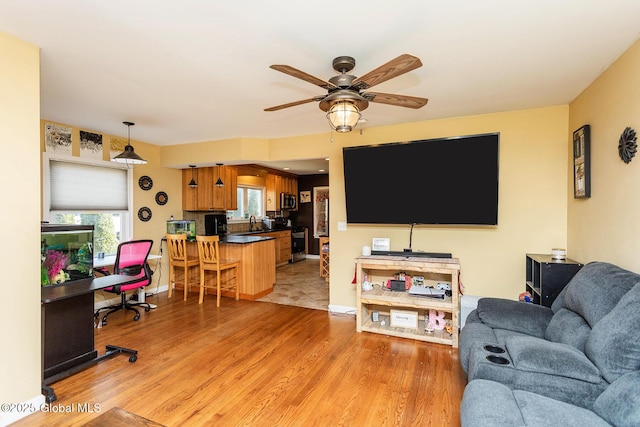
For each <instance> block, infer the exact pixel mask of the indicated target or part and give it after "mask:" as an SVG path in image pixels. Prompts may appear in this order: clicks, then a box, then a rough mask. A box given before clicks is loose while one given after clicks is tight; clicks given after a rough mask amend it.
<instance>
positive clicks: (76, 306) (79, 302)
mask: <svg viewBox="0 0 640 427" xmlns="http://www.w3.org/2000/svg"><path fill="white" fill-rule="evenodd" d="M133 281H134V279H132V278H131V277H128V276H121V275H110V276H104V277H99V278H95V279H84V280H77V281H74V282H71V283H68V284H64V283H63V284H60V285H55V286H45V287H43V288H42V291H41V312H42V391H43V394H44V395H45V398H46V400H47V402H48V403H50V402H53V401H54V400H56V396H55V393H54V392H53V389H52V388H51V387H49V384H52V383H54V382H56V381H58V380H61V379H62V378H66V377H68V376H70V375H72V374H74V373H76V372H79V371H81V370H83V369H86V368H88V367H90V366H93V365H95V364H96V363H98V362H100V361H102V360H104V359H106V358H109V357H112V356H115V355H117V354H120V353H125V354H128V355H129V361H130V362H132V363H133V362H135V361H136V359H137V354H138V352H137V351H136V350H131V349H127V348H124V347H118V346H112V345H108V346H107V348H106V352H105V353H104V354H103V355H101V356H98V352H97V351H96V349H95V348H94V336H93V333H94V316H93V292H94V291H97V290H100V289H104V288H108V287H111V286H118V285H126V284H128V283H131V282H133Z"/></svg>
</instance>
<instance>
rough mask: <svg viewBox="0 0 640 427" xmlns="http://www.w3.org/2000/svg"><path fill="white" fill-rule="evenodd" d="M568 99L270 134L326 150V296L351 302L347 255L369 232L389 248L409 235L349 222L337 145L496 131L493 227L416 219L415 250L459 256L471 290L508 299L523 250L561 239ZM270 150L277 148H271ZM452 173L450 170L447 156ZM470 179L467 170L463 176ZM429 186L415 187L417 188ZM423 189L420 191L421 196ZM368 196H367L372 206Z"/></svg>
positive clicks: (545, 247) (278, 149) (291, 148)
mask: <svg viewBox="0 0 640 427" xmlns="http://www.w3.org/2000/svg"><path fill="white" fill-rule="evenodd" d="M567 123H568V107H567V106H557V107H548V108H540V109H532V110H523V111H513V112H507V113H497V114H487V115H480V116H472V117H460V118H452V119H446V120H434V121H426V122H419V123H411V124H404V125H398V126H388V127H380V128H371V129H365V130H364V131H363V133H362V135H360V133H359V132H353V133H349V134H340V135H337V134H334V135H333V142H331V141H330V139H329V136H328V134H327V135H324V136H318V135H315V136H310V137H297V138H288V139H282V140H274V141H271V147H270V149H271V153H278V155H279V153H287V152H296V150H297V151H298V153H297V154H296V155H294V156H293V157H294V158H295V157H307V156H305V155H304V153H300V152H299V151H301V150H303V149H304V148H307V150H309V151H313V152H314V153H317V154H321V155H324V152H323V151H322V150H323V149H327V150H328V154H329V156H330V158H331V160H330V165H329V185H330V191H331V196H330V206H329V209H330V218H331V225H330V227H331V228H330V236H331V278H330V289H331V295H330V298H331V304H332V305H335V306H342V307H354V306H355V288H354V285H352V284H351V281H352V279H353V276H354V258H355V257H357V256H358V255H359V254H360V253H361V249H362V246H363V245H370V244H371V239H372V238H373V237H389V238H390V239H391V249H392V250H402V249H403V248H404V247H406V246H407V245H408V242H409V226H384V225H379V226H369V225H352V224H349V225H348V228H347V231H346V232H341V231H338V229H337V222H338V221H345V220H346V212H345V195H344V175H343V166H342V148H343V147H345V146H355V145H368V144H375V143H383V142H393V141H404V140H416V139H428V138H438V137H447V136H456V135H472V134H480V133H490V132H500V183H499V187H500V188H499V213H498V224H499V225H498V226H497V227H485V228H480V227H476V228H473V227H440V226H416V227H415V229H414V233H413V248H414V250H424V251H431V252H451V253H452V254H453V256H454V257H457V258H459V259H460V263H461V267H462V275H461V279H462V282H463V284H464V285H465V287H466V290H465V293H467V294H470V295H485V296H497V297H506V298H511V299H515V298H517V297H518V294H519V293H520V292H522V291H523V290H524V274H525V253H527V252H532V253H549V251H550V250H551V248H553V247H564V246H565V245H566V227H567V224H566V205H567V184H566V180H565V176H566V163H567V156H568V154H567V152H566V142H567V141H566V135H567ZM273 155H274V156H275V155H276V154H273ZM451 173H452V174H464V171H461V170H456V168H455V159H451ZM469 178H470V179H473V177H469ZM421 190H424V193H425V195H426V194H427V193H428V189H427V188H425V189H420V188H416V191H417V193H421ZM425 197H426V196H425ZM405 202H406V203H411V201H410V200H407V201H405ZM375 203H376V201H375V200H372V201H371V206H372V208H375Z"/></svg>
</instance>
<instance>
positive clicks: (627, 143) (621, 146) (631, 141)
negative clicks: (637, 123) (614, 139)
mask: <svg viewBox="0 0 640 427" xmlns="http://www.w3.org/2000/svg"><path fill="white" fill-rule="evenodd" d="M636 139H637V137H636V131H635V130H633V129H631V128H630V127H627V128H625V129H624V131H623V132H622V135H620V141H619V142H618V154H620V158H621V159H622V160H623V161H624V162H625V163H629V162H630V161H631V159H633V156H635V155H636V151H638V144H637V143H636Z"/></svg>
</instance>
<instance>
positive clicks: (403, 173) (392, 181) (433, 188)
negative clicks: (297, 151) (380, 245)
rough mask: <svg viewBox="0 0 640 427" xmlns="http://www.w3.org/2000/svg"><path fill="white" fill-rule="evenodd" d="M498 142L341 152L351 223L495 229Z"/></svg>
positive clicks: (484, 139)
mask: <svg viewBox="0 0 640 427" xmlns="http://www.w3.org/2000/svg"><path fill="white" fill-rule="evenodd" d="M499 136H500V135H499V134H498V133H491V134H483V135H471V136H460V137H452V138H440V139H428V140H419V141H409V142H397V143H386V144H379V145H368V146H361V147H345V148H343V156H344V180H345V192H346V205H347V222H348V223H352V224H450V225H497V224H498V166H499V155H500V151H499V139H500V138H499Z"/></svg>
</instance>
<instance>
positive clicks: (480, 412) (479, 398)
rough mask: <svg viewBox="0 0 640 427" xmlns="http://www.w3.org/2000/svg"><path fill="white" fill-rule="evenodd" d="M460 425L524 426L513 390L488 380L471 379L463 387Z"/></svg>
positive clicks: (463, 426)
mask: <svg viewBox="0 0 640 427" xmlns="http://www.w3.org/2000/svg"><path fill="white" fill-rule="evenodd" d="M460 422H461V424H462V427H470V426H474V427H482V426H525V425H526V424H525V423H524V418H522V414H521V413H520V408H519V407H518V404H517V403H516V400H515V398H514V397H513V391H511V389H510V388H509V387H507V386H505V385H503V384H500V383H498V382H495V381H489V380H473V381H471V382H470V383H469V384H467V386H466V387H465V389H464V394H463V395H462V402H461V403H460Z"/></svg>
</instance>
